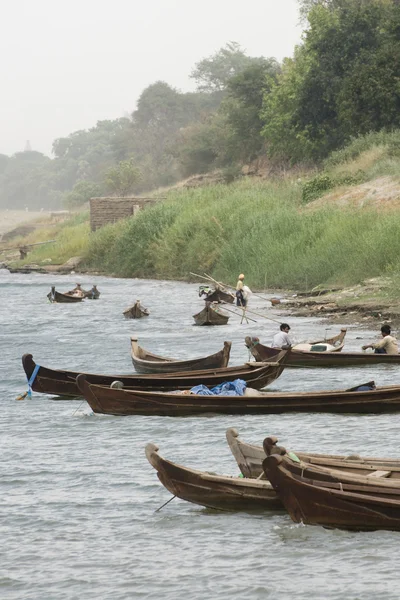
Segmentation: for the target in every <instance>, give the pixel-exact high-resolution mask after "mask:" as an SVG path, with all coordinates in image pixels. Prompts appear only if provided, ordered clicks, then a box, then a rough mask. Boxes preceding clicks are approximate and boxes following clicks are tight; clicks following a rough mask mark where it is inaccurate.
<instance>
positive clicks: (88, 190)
mask: <svg viewBox="0 0 400 600" xmlns="http://www.w3.org/2000/svg"><path fill="white" fill-rule="evenodd" d="M100 193H101V188H100V186H99V185H98V184H97V183H93V181H78V183H76V184H75V185H74V187H73V189H72V191H71V192H69V194H67V195H66V196H65V199H64V204H65V206H66V207H67V208H77V207H78V206H82V205H83V204H85V202H89V200H90V198H94V197H96V196H98V195H99V194H100Z"/></svg>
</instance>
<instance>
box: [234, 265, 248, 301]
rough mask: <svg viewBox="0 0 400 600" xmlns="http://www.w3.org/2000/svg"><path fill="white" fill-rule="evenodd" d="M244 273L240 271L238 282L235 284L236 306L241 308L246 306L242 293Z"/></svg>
mask: <svg viewBox="0 0 400 600" xmlns="http://www.w3.org/2000/svg"><path fill="white" fill-rule="evenodd" d="M243 280H244V275H243V273H240V275H239V278H238V282H237V284H236V306H242V307H243V308H246V304H247V302H246V298H245V295H244V291H243V287H244V283H243Z"/></svg>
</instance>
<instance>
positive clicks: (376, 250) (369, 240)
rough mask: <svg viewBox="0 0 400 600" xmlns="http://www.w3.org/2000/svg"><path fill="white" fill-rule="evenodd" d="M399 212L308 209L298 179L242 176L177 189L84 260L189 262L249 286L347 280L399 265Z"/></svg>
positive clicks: (141, 272)
mask: <svg viewBox="0 0 400 600" xmlns="http://www.w3.org/2000/svg"><path fill="white" fill-rule="evenodd" d="M399 227H400V213H399V214H398V213H395V214H393V213H391V212H389V213H388V212H385V213H380V212H377V211H374V210H363V211H359V210H353V211H352V210H346V211H343V210H342V209H340V208H337V207H329V206H326V207H324V208H323V209H319V210H318V211H305V210H303V209H302V189H301V186H299V185H297V184H296V183H293V182H280V183H275V184H274V183H269V184H265V183H256V182H241V183H239V184H235V185H232V186H228V187H227V186H215V187H211V188H203V189H198V190H194V191H184V192H181V193H174V194H171V195H170V197H169V199H168V200H167V201H166V202H164V203H162V204H160V205H158V206H157V207H155V208H153V209H151V210H149V211H147V212H143V213H142V214H141V215H140V216H138V217H137V218H135V219H131V220H129V221H125V222H123V223H120V224H117V225H115V226H113V227H107V228H104V229H103V230H100V231H99V232H98V233H96V234H95V235H94V236H92V238H91V241H90V244H89V247H88V252H87V255H86V262H87V264H88V265H89V266H90V267H91V268H95V269H100V270H105V271H107V272H112V273H114V274H116V275H120V276H123V277H154V278H173V279H187V278H188V277H189V273H190V272H191V271H194V272H197V273H203V272H204V271H205V272H207V273H210V274H212V275H213V276H214V277H215V278H216V279H219V280H222V281H228V282H231V283H233V282H234V281H235V279H236V277H237V274H238V273H239V272H244V273H245V274H246V280H247V281H248V282H249V285H250V286H254V287H257V288H264V287H274V288H275V287H284V288H298V289H308V288H310V287H313V286H316V285H318V284H321V283H326V284H333V283H335V284H341V285H348V284H351V283H357V282H359V281H360V280H362V279H364V278H369V277H375V276H378V275H381V274H384V273H386V272H389V271H390V272H393V270H396V269H397V268H399V267H400V265H399V257H400V238H399V236H398V235H397V231H398V230H399Z"/></svg>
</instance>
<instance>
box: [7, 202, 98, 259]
mask: <svg viewBox="0 0 400 600" xmlns="http://www.w3.org/2000/svg"><path fill="white" fill-rule="evenodd" d="M89 230H90V228H89V214H88V212H85V213H78V214H77V215H74V216H73V217H71V218H70V219H67V220H66V221H63V222H60V223H54V224H51V223H49V225H45V224H44V225H43V226H42V227H41V228H40V229H36V230H35V231H34V232H32V233H31V234H29V235H28V236H26V237H24V238H16V239H15V240H13V242H12V245H13V246H18V245H24V244H25V245H28V244H34V243H37V242H43V241H46V240H53V239H55V240H56V242H55V243H51V244H44V245H41V246H36V247H35V246H32V247H31V248H30V250H29V254H28V256H27V257H26V258H25V259H24V260H23V261H18V266H21V265H24V264H30V263H37V264H39V265H40V264H42V263H43V262H50V261H51V263H52V264H56V265H59V264H63V263H65V262H66V261H67V260H68V259H69V258H71V257H73V256H82V255H83V254H85V253H86V252H87V248H88V245H89Z"/></svg>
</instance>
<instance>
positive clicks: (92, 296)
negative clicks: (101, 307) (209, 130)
mask: <svg viewBox="0 0 400 600" xmlns="http://www.w3.org/2000/svg"><path fill="white" fill-rule="evenodd" d="M82 291H83V295H84V298H87V299H88V300H98V299H99V298H100V292H99V290H98V289H97V285H94V286H93V287H92V289H91V290H82Z"/></svg>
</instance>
